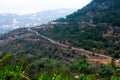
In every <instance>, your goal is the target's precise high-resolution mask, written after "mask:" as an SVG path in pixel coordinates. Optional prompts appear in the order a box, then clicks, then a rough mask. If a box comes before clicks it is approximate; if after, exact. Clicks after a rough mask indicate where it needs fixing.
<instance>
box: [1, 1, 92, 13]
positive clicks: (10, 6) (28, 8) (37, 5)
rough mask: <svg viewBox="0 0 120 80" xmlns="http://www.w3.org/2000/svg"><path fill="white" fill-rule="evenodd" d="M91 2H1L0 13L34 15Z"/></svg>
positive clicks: (77, 7) (78, 6) (81, 5)
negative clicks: (39, 12)
mask: <svg viewBox="0 0 120 80" xmlns="http://www.w3.org/2000/svg"><path fill="white" fill-rule="evenodd" d="M90 1H91V0H0V13H19V14H26V13H34V12H38V11H43V10H49V9H60V8H76V9H80V8H81V7H83V6H85V5H86V4H88V3H89V2H90Z"/></svg>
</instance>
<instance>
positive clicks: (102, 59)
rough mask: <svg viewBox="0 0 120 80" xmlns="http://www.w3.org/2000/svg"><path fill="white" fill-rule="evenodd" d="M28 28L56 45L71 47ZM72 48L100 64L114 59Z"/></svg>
mask: <svg viewBox="0 0 120 80" xmlns="http://www.w3.org/2000/svg"><path fill="white" fill-rule="evenodd" d="M28 30H29V31H31V32H33V33H35V34H36V35H37V36H40V37H42V38H44V39H46V40H48V41H49V42H51V43H52V44H56V45H59V46H62V47H66V48H68V47H69V46H68V45H65V44H62V43H59V42H56V41H54V40H52V39H51V38H48V37H46V36H44V35H41V34H39V33H38V32H37V31H34V30H32V29H31V28H28ZM71 49H72V50H74V51H77V52H78V53H79V54H81V55H85V56H87V57H88V61H90V62H94V63H100V64H109V63H111V60H112V57H110V56H106V55H102V54H97V53H93V52H90V51H87V50H84V49H81V48H76V47H71ZM93 54H94V56H93ZM116 62H117V61H116ZM117 64H118V63H117ZM119 64H120V63H119Z"/></svg>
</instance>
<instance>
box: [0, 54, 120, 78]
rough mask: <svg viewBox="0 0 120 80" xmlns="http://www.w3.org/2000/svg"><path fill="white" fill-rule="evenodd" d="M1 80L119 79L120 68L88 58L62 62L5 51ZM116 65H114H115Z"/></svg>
mask: <svg viewBox="0 0 120 80" xmlns="http://www.w3.org/2000/svg"><path fill="white" fill-rule="evenodd" d="M0 57H1V58H0V80H96V79H99V80H119V79H120V76H119V75H120V69H119V68H117V67H116V66H115V65H114V61H113V62H112V63H111V64H109V65H101V66H99V67H98V66H95V65H94V64H90V63H89V62H88V61H87V60H86V58H82V59H80V60H79V61H77V62H73V63H71V62H65V63H63V62H61V61H59V60H56V59H51V58H46V57H44V58H36V56H34V55H30V54H29V55H26V54H24V53H18V54H16V55H13V54H11V53H4V54H2V55H1V56H0ZM113 66H114V67H113Z"/></svg>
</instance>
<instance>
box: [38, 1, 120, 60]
mask: <svg viewBox="0 0 120 80" xmlns="http://www.w3.org/2000/svg"><path fill="white" fill-rule="evenodd" d="M119 5H120V1H119V0H116V1H115V0H93V1H92V2H91V3H90V4H88V5H87V6H85V7H84V8H82V9H80V10H78V11H77V12H74V13H73V14H71V15H68V16H67V17H66V18H60V19H57V20H55V21H53V22H54V23H56V24H54V28H52V29H43V30H38V31H39V33H40V34H43V35H45V36H48V37H50V38H52V39H54V40H56V41H59V42H62V43H64V44H68V43H69V45H70V46H76V47H79V48H84V49H86V50H89V51H93V52H96V53H100V54H105V55H109V56H112V57H115V58H119V57H120V55H119V54H120V46H119V45H120V23H119V21H120V15H119V14H120V6H119ZM53 22H52V23H53ZM65 23H67V24H65Z"/></svg>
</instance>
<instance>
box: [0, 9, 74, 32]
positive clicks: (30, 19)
mask: <svg viewBox="0 0 120 80" xmlns="http://www.w3.org/2000/svg"><path fill="white" fill-rule="evenodd" d="M75 10H76V9H56V10H47V11H42V12H37V13H33V14H25V15H17V14H0V33H6V32H8V31H10V30H13V29H16V28H22V27H33V26H36V25H41V24H45V23H48V22H50V21H52V20H55V19H57V18H60V17H65V16H66V15H68V14H71V13H73V12H74V11H75Z"/></svg>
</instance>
